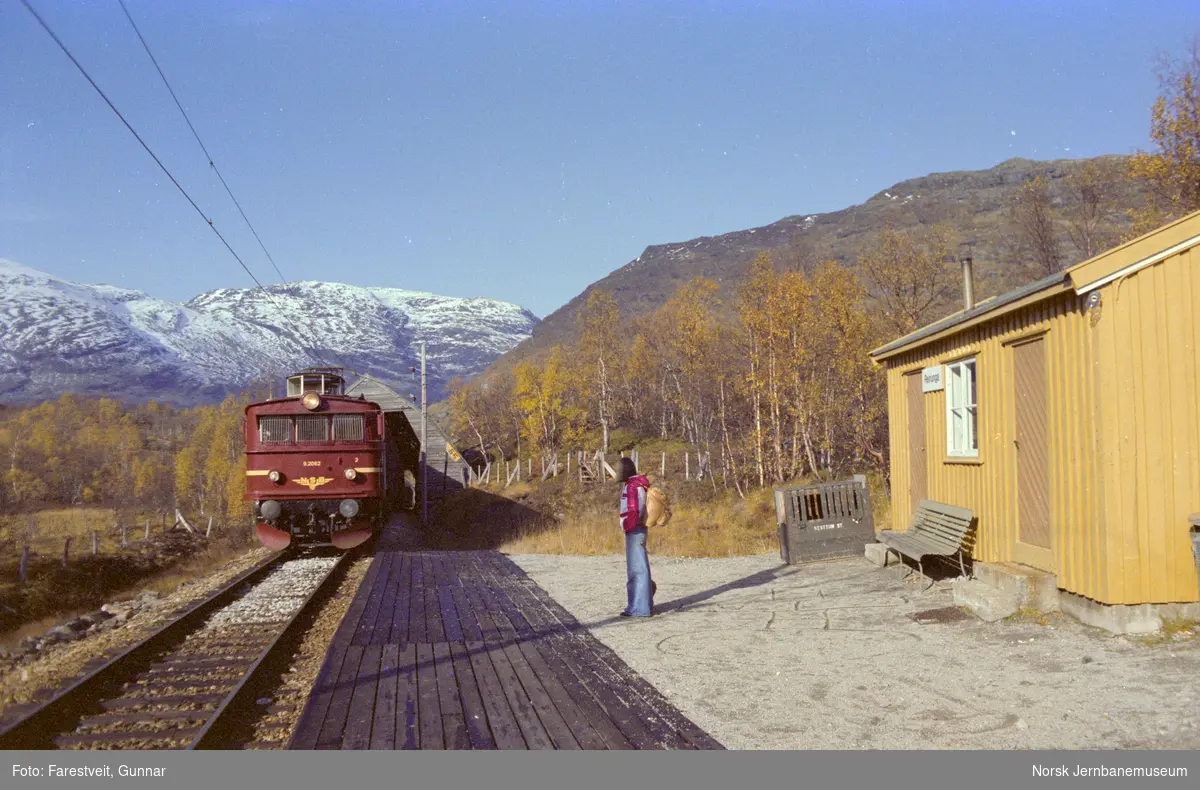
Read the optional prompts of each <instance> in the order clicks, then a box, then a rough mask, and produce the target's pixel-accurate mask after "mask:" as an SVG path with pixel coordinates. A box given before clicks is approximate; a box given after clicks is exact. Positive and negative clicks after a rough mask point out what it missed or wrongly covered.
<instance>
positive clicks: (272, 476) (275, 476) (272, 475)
mask: <svg viewBox="0 0 1200 790" xmlns="http://www.w3.org/2000/svg"><path fill="white" fill-rule="evenodd" d="M280 477H282V475H280V474H279V470H278V469H272V470H271V471H270V472H267V479H268V480H270V481H271V482H272V483H278V482H279V478H280Z"/></svg>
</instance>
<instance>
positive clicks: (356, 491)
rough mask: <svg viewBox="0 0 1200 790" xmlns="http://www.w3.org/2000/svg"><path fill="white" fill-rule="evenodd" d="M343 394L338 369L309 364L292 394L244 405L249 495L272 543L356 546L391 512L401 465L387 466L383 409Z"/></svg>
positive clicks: (261, 533) (277, 546)
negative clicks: (389, 509)
mask: <svg viewBox="0 0 1200 790" xmlns="http://www.w3.org/2000/svg"><path fill="white" fill-rule="evenodd" d="M344 393H345V379H344V378H343V376H342V373H341V369H340V368H307V369H305V370H303V371H301V372H300V373H297V374H296V375H294V376H291V377H289V378H288V380H287V396H286V397H284V398H276V399H271V400H266V401H261V402H259V403H252V404H250V405H249V406H247V407H246V428H245V432H246V436H245V439H246V499H247V500H248V501H250V502H253V503H254V517H255V521H256V531H257V534H258V538H259V540H260V541H261V542H262V543H263V545H265V546H267V547H268V548H270V549H273V550H276V551H278V550H281V549H284V548H286V547H287V546H289V545H293V544H299V545H330V544H332V545H334V546H336V547H338V548H341V549H348V548H352V547H354V546H357V545H358V544H360V543H362V542H364V541H366V540H367V539H368V538H370V537H371V535H372V534H374V533H375V531H376V530H378V529H379V527H380V526H381V525H382V524H383V522H384V521H385V520H386V518H387V516H388V512H387V510H388V507H387V503H388V502H389V501H391V500H392V499H394V497H392V496H390V494H391V493H392V489H393V488H394V487H395V485H396V482H397V481H396V480H395V477H396V473H397V472H398V470H396V469H388V468H387V467H388V457H389V453H388V448H387V446H386V441H387V440H386V437H387V431H386V430H385V421H384V413H383V411H382V410H381V409H380V407H379V406H378V405H377V404H375V403H373V402H371V401H368V400H365V399H364V398H362V397H361V396H360V397H358V398H354V397H350V396H348V395H345V394H344ZM393 466H396V465H395V464H393Z"/></svg>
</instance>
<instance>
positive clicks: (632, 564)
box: [625, 527, 654, 617]
mask: <svg viewBox="0 0 1200 790" xmlns="http://www.w3.org/2000/svg"><path fill="white" fill-rule="evenodd" d="M625 570H626V574H627V576H628V581H626V582H625V592H626V594H627V595H628V597H629V605H628V606H627V607H625V612H626V613H627V614H629V615H632V616H633V617H649V616H650V613H651V610H652V607H653V606H654V601H653V599H652V597H651V594H650V557H649V555H647V554H646V528H645V527H638V528H637V529H635V530H632V531H631V532H626V533H625Z"/></svg>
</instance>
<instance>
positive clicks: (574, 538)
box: [428, 475, 890, 557]
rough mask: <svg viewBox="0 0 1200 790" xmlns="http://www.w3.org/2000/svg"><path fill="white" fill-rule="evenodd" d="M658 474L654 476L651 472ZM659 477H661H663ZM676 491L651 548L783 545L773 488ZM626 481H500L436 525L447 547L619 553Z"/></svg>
mask: <svg viewBox="0 0 1200 790" xmlns="http://www.w3.org/2000/svg"><path fill="white" fill-rule="evenodd" d="M651 479H653V475H651ZM871 483H872V490H871V501H872V502H873V503H875V504H874V508H875V523H876V524H877V525H886V524H887V522H888V517H887V516H888V509H889V507H890V505H889V503H888V500H887V497H886V494H885V493H884V490H883V486H882V483H881V482H880V481H879V480H877V479H873V480H872V481H871ZM656 484H657V483H656ZM661 485H662V487H663V488H664V490H666V491H667V493H668V495H669V496H670V498H671V511H672V514H673V515H672V518H671V523H669V524H667V525H666V526H665V527H658V528H655V529H653V530H652V534H651V536H650V549H651V552H652V553H654V554H656V555H660V556H667V557H732V556H735V555H747V554H763V553H767V552H772V551H777V550H778V548H779V542H778V533H777V528H776V525H775V507H774V503H773V495H772V489H770V488H766V489H762V490H757V491H752V492H750V493H749V495H748V496H747V497H746V498H745V499H742V498H740V497H739V496H738V495H737V494H736V493H735V492H734V491H732V490H725V489H724V488H722V487H721V485H720V483H719V482H718V484H717V486H716V488H715V489H714V487H713V486H712V483H711V482H708V481H706V482H701V483H698V482H695V481H692V482H684V481H682V480H674V481H670V482H667V483H665V484H661ZM618 496H619V488H618V486H617V484H616V483H615V482H613V481H608V482H606V483H603V484H596V483H580V482H579V480H578V479H577V478H568V477H567V476H566V475H563V476H561V477H559V478H552V479H550V480H548V481H547V482H545V483H533V484H531V483H529V482H522V483H516V484H514V485H513V486H511V487H509V488H508V489H502V488H500V487H499V486H496V485H493V486H490V487H480V488H472V489H467V490H465V491H461V492H458V493H457V494H455V495H454V496H453V497H451V498H450V500H449V501H448V502H447V506H446V507H444V508H443V509H442V512H441V514H439V517H438V518H437V520H436V522H435V524H434V525H433V526H432V527H431V528H430V530H429V533H428V534H429V539H430V541H431V542H432V543H433V544H434V545H436V546H438V547H440V548H458V549H467V548H497V549H500V550H501V551H505V552H508V553H513V554H581V555H597V554H618V553H621V552H623V551H624V543H623V540H622V533H621V529H620V527H619V526H618V524H617V515H616V514H617V500H618Z"/></svg>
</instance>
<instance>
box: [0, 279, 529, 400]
mask: <svg viewBox="0 0 1200 790" xmlns="http://www.w3.org/2000/svg"><path fill="white" fill-rule="evenodd" d="M266 291H267V293H264V292H263V291H262V290H259V289H257V288H256V289H220V290H216V291H210V292H208V293H203V294H201V295H199V296H197V297H196V298H194V299H192V300H191V301H189V302H187V303H185V304H177V303H175V302H168V301H166V300H163V299H156V298H154V297H152V296H147V295H146V294H144V293H142V292H141V291H132V290H128V289H124V288H114V287H113V286H109V285H82V284H78V283H73V282H68V281H66V280H62V279H60V278H58V277H54V276H52V275H49V274H46V273H44V272H40V271H37V270H36V269H31V268H29V267H28V266H23V265H21V264H18V263H13V262H11V261H6V260H3V259H0V403H9V404H16V403H28V402H30V401H37V400H41V399H45V398H52V397H55V396H57V395H60V394H62V393H64V392H75V393H80V394H84V395H94V396H100V395H103V396H108V397H116V398H122V399H125V400H133V401H141V400H148V399H150V398H157V399H159V400H170V401H172V402H175V403H179V404H195V403H203V402H211V401H214V400H218V399H220V398H222V397H224V396H225V395H226V394H228V393H230V392H235V391H237V390H238V389H240V388H241V387H243V386H245V385H247V384H249V383H251V382H253V381H255V380H259V379H262V378H263V377H264V376H269V377H273V378H277V379H280V380H282V377H283V376H285V375H287V373H289V372H292V371H294V370H296V369H298V368H300V367H303V366H305V365H310V364H311V365H316V364H322V360H324V361H325V362H327V363H329V364H343V365H345V366H346V367H348V368H350V369H351V370H354V371H358V372H360V373H371V374H372V375H373V376H375V377H376V378H379V379H381V380H383V381H387V382H390V383H393V384H395V385H396V388H397V391H399V392H401V393H402V394H408V393H410V392H411V393H416V394H419V384H418V383H415V382H414V381H413V378H412V376H411V375H410V374H409V372H408V369H409V366H418V365H419V364H420V362H419V354H420V345H419V344H420V342H421V341H422V340H424V341H425V342H426V343H427V352H428V371H429V396H430V399H431V400H437V399H440V398H441V397H443V396H444V394H445V386H446V383H447V382H448V381H449V380H450V379H452V378H453V377H455V376H462V377H464V378H467V377H469V376H472V375H474V374H475V373H478V372H479V371H481V370H483V369H484V368H485V367H487V365H488V364H489V363H491V362H492V360H494V359H495V358H496V357H498V356H500V355H501V354H503V353H504V352H505V351H508V350H509V349H511V348H512V347H513V346H515V345H517V343H519V342H521V341H522V340H524V339H525V338H527V337H529V336H530V334H531V333H532V331H533V327H534V325H536V324H537V323H538V319H537V318H536V317H535V316H534V315H533V314H532V313H530V312H529V311H528V310H525V309H523V308H521V307H518V306H517V305H514V304H508V303H506V302H498V301H495V300H492V299H457V298H451V297H446V296H436V295H434V294H430V293H418V292H414V291H402V290H399V289H396V288H362V287H357V286H352V285H341V284H337V283H322V282H294V283H289V284H288V285H277V286H268V287H267V289H266ZM347 377H348V378H352V375H351V374H348V376H347Z"/></svg>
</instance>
